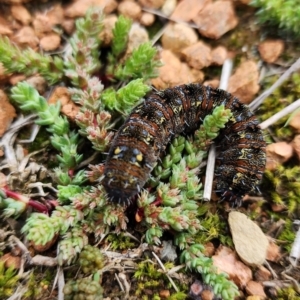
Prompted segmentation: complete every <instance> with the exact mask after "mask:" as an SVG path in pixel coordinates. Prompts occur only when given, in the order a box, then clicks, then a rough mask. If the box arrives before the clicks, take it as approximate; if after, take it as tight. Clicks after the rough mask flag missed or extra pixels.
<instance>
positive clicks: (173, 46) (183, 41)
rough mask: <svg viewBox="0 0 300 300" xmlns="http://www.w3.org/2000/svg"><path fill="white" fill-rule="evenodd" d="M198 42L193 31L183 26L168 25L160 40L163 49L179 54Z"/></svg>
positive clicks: (176, 24)
mask: <svg viewBox="0 0 300 300" xmlns="http://www.w3.org/2000/svg"><path fill="white" fill-rule="evenodd" d="M197 40H198V37H197V34H196V32H195V30H194V29H192V28H190V27H189V26H187V25H185V24H178V23H175V24H172V23H171V24H169V25H168V26H167V27H166V29H165V31H164V34H163V35H162V38H161V43H162V46H163V48H164V49H168V50H171V51H173V52H174V53H177V54H179V53H180V52H181V51H182V49H184V48H186V47H188V46H191V45H193V44H195V43H196V42H197Z"/></svg>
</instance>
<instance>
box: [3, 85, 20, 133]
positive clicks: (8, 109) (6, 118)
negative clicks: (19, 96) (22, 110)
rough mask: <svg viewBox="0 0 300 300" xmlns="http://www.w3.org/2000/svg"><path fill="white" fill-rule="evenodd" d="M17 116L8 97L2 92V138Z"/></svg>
mask: <svg viewBox="0 0 300 300" xmlns="http://www.w3.org/2000/svg"><path fill="white" fill-rule="evenodd" d="M15 116H16V110H15V108H14V107H13V106H12V105H11V104H10V102H9V101H8V97H7V95H6V94H5V93H4V92H3V91H2V90H0V137H1V136H3V134H4V133H5V131H6V130H7V129H8V128H9V126H10V124H11V122H12V120H13V118H14V117H15Z"/></svg>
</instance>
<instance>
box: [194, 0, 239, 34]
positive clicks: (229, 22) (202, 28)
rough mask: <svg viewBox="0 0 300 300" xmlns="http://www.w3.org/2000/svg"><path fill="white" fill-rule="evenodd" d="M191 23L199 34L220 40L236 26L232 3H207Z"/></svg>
mask: <svg viewBox="0 0 300 300" xmlns="http://www.w3.org/2000/svg"><path fill="white" fill-rule="evenodd" d="M193 21H194V22H195V23H196V24H197V25H198V27H199V29H198V30H199V32H200V34H202V35H203V36H206V37H208V38H212V39H218V38H220V37H221V36H222V35H223V34H224V33H226V32H228V31H229V30H231V29H233V28H234V27H236V25H237V24H238V19H237V17H236V14H235V11H234V7H233V3H232V1H214V2H211V3H208V4H207V5H205V6H204V8H203V9H202V10H200V12H199V13H198V14H197V15H196V16H195V17H194V18H193Z"/></svg>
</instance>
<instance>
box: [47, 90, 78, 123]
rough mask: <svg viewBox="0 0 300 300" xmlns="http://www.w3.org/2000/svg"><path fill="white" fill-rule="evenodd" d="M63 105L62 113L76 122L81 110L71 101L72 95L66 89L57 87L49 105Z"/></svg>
mask: <svg viewBox="0 0 300 300" xmlns="http://www.w3.org/2000/svg"><path fill="white" fill-rule="evenodd" d="M57 101H59V102H60V103H61V109H60V110H61V112H62V113H63V114H64V115H66V116H67V117H69V118H70V119H72V120H75V117H76V115H77V113H78V112H79V110H80V108H79V107H78V106H77V105H76V104H75V103H74V102H73V101H72V100H71V96H70V93H69V91H68V89H67V88H66V87H56V88H55V90H54V91H53V93H52V94H51V96H50V98H49V100H48V103H49V104H54V103H56V102H57Z"/></svg>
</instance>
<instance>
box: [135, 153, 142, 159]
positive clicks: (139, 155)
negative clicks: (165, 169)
mask: <svg viewBox="0 0 300 300" xmlns="http://www.w3.org/2000/svg"><path fill="white" fill-rule="evenodd" d="M136 160H137V161H142V160H143V154H142V153H139V154H138V155H137V156H136Z"/></svg>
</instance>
